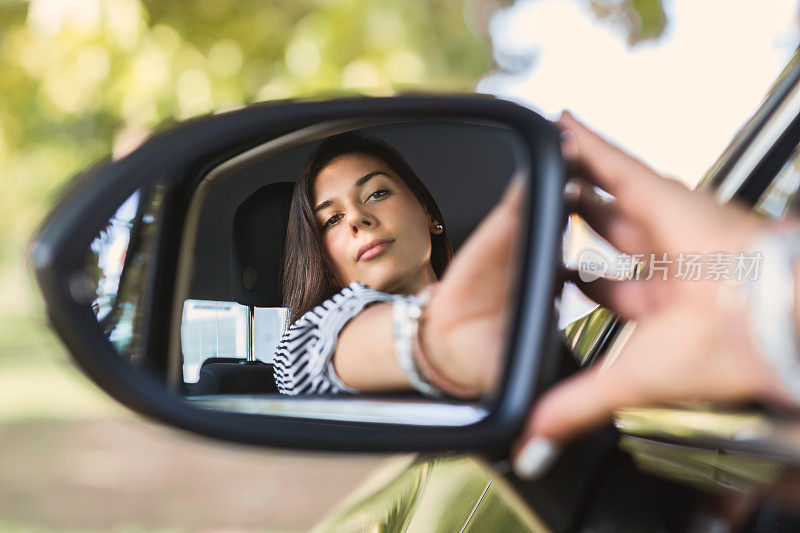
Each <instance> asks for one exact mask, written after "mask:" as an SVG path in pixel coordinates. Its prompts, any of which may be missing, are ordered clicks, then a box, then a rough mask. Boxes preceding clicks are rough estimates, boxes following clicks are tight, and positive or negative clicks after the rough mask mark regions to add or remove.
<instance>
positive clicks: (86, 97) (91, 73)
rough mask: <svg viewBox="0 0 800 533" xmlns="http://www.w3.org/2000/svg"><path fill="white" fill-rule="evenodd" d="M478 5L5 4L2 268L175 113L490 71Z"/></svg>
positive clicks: (108, 0)
mask: <svg viewBox="0 0 800 533" xmlns="http://www.w3.org/2000/svg"><path fill="white" fill-rule="evenodd" d="M481 3H482V2H468V3H467V4H465V3H464V1H463V0H425V1H415V2H395V1H393V0H333V1H326V2H322V1H316V0H277V1H272V2H263V1H256V0H241V1H236V2H231V1H228V0H187V1H181V2H160V1H140V0H66V1H56V0H32V1H30V2H19V1H11V2H8V1H6V2H0V94H2V95H3V97H2V99H0V213H2V217H0V266H1V265H2V264H3V263H4V262H7V261H8V260H9V259H11V258H12V257H15V256H18V255H19V253H20V252H21V250H22V247H23V246H24V244H25V242H26V241H27V239H28V238H29V237H30V234H31V232H32V231H33V228H34V226H35V225H36V224H37V223H38V221H39V220H41V218H42V217H43V215H44V214H45V212H46V210H47V209H48V208H49V207H50V206H51V205H52V203H53V202H54V200H55V197H56V196H57V194H58V193H57V191H58V190H59V185H60V184H61V183H63V182H64V181H65V180H66V179H67V178H69V177H70V176H71V175H73V174H74V173H75V172H77V171H79V170H81V169H82V168H84V167H86V166H88V165H90V164H91V163H92V162H94V161H97V160H99V159H102V158H104V157H106V156H108V155H109V154H112V153H114V152H117V153H118V152H123V151H125V150H126V149H128V148H129V147H130V146H132V145H135V143H136V142H138V141H139V140H141V139H142V138H143V137H145V136H146V135H147V134H149V133H150V132H152V131H153V130H154V129H157V128H159V127H160V126H161V125H163V124H165V123H169V122H171V121H173V120H183V119H186V118H189V117H192V116H196V115H201V114H205V113H209V112H215V111H220V110H225V109H231V108H235V107H239V106H242V105H246V104H248V103H251V102H257V101H262V100H272V99H281V98H289V97H303V96H318V95H321V94H326V95H327V94H336V93H342V92H348V93H352V92H354V91H355V92H364V93H367V94H391V93H392V92H394V91H396V90H398V89H413V88H417V89H428V90H443V91H466V90H470V89H471V88H472V86H473V84H474V83H475V81H476V80H477V78H478V77H479V76H480V75H481V74H483V73H485V72H487V71H488V70H489V69H490V67H491V62H490V54H489V43H488V40H487V39H485V37H483V36H482V35H481V33H480V21H476V20H475V19H476V16H473V14H474V13H480V10H476V9H473V7H474V6H473V4H481ZM470 6H472V7H470Z"/></svg>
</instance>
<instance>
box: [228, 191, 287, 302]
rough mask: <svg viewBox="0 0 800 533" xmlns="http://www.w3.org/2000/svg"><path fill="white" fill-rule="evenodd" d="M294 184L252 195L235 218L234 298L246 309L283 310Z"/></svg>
mask: <svg viewBox="0 0 800 533" xmlns="http://www.w3.org/2000/svg"><path fill="white" fill-rule="evenodd" d="M293 190H294V182H279V183H271V184H269V185H266V186H264V187H261V188H260V189H258V190H256V192H254V193H253V194H251V195H250V196H249V197H248V198H247V199H246V200H245V201H244V202H242V204H241V205H240V206H239V208H238V209H237V210H236V214H235V215H234V218H233V235H232V239H231V297H232V298H233V300H234V301H235V302H238V303H240V304H242V305H252V306H256V307H280V306H281V270H282V268H283V249H284V245H285V244H286V226H287V223H288V221H289V206H290V205H291V203H292V192H293Z"/></svg>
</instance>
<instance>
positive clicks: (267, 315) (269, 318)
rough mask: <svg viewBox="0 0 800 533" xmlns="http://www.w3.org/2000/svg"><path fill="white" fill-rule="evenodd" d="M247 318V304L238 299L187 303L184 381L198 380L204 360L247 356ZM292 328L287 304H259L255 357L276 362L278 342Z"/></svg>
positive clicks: (183, 328) (183, 329)
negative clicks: (261, 305)
mask: <svg viewBox="0 0 800 533" xmlns="http://www.w3.org/2000/svg"><path fill="white" fill-rule="evenodd" d="M247 319H248V312H247V306H245V305H240V304H237V303H235V302H222V301H214V300H187V301H186V302H184V304H183V319H182V320H181V352H182V353H183V381H184V383H197V381H198V379H199V378H200V369H201V368H202V366H203V362H205V361H207V360H209V359H218V358H234V359H241V360H243V361H244V360H245V359H246V356H245V354H246V353H247ZM288 327H289V310H288V309H286V308H285V307H256V308H255V312H254V321H253V335H254V345H253V355H254V356H255V358H256V359H257V360H259V361H261V362H263V363H272V356H273V354H274V352H275V348H276V347H277V346H278V341H280V338H281V336H282V335H283V333H284V331H286V329H287V328H288Z"/></svg>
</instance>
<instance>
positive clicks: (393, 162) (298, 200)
mask: <svg viewBox="0 0 800 533" xmlns="http://www.w3.org/2000/svg"><path fill="white" fill-rule="evenodd" d="M353 153H357V154H366V155H371V156H374V157H377V158H379V159H380V160H381V161H383V162H384V163H386V164H387V165H388V166H389V168H391V169H392V170H393V171H394V172H395V173H396V174H397V175H398V176H399V177H400V179H402V180H403V183H405V184H406V186H407V187H408V188H409V189H410V190H411V192H412V193H414V196H416V197H417V200H419V202H420V204H422V206H423V207H425V208H426V209H427V211H428V214H430V215H431V217H432V218H434V219H435V220H438V221H439V223H440V224H442V226H444V231H442V233H440V234H438V235H435V234H432V235H431V266H432V267H433V271H434V272H435V273H436V277H437V278H441V277H442V274H443V273H444V270H445V268H447V265H448V264H450V260H451V259H452V258H453V248H452V247H451V246H450V239H449V238H448V237H447V227H446V226H445V224H444V219H443V218H442V212H441V211H440V210H439V206H438V205H436V201H435V200H434V199H433V196H432V195H431V193H430V192H429V191H428V189H427V188H426V187H425V185H424V184H423V183H422V180H420V179H419V177H418V176H417V174H416V173H415V172H414V170H413V169H412V168H411V165H409V164H408V162H406V160H405V159H404V158H403V156H402V155H400V153H399V152H398V151H397V150H395V149H394V148H392V147H391V146H389V145H388V144H386V143H385V142H383V141H381V140H379V139H376V138H373V137H368V136H366V135H364V134H362V133H359V132H347V133H342V134H339V135H335V136H333V137H329V138H328V139H326V140H325V141H324V142H323V143H322V144H320V145H319V147H317V149H316V150H314V153H312V154H311V156H310V157H309V158H308V161H306V166H305V168H304V169H303V172H302V173H301V174H300V177H299V178H298V180H297V183H295V186H294V194H293V196H292V205H291V207H290V209H289V223H288V226H287V228H286V250H285V253H284V256H283V286H282V291H283V304H284V306H286V307H288V308H289V314H290V320H291V322H294V321H296V320H297V319H298V318H300V317H301V316H303V314H305V313H306V312H307V311H309V310H311V309H313V308H314V307H315V306H317V305H319V304H321V303H322V302H323V301H325V300H326V299H328V298H330V297H331V296H333V295H334V294H336V293H337V292H339V291H340V290H341V289H342V287H341V286H339V283H338V281H337V279H336V275H335V273H334V272H333V270H332V269H331V268H330V265H328V262H327V261H326V260H325V256H324V254H323V251H322V245H321V230H320V228H319V226H318V224H317V222H316V219H315V218H314V206H313V205H312V201H313V197H314V195H313V186H314V180H316V178H317V175H318V174H319V173H320V172H321V171H322V169H323V168H325V167H326V166H327V165H328V164H329V163H330V162H331V161H333V160H334V159H335V158H336V157H338V156H340V155H344V154H353Z"/></svg>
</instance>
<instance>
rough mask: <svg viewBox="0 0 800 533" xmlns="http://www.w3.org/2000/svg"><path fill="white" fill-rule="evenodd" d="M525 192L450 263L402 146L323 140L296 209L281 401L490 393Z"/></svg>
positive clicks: (279, 373)
mask: <svg viewBox="0 0 800 533" xmlns="http://www.w3.org/2000/svg"><path fill="white" fill-rule="evenodd" d="M521 189H522V187H521V185H520V184H515V186H513V187H510V188H509V191H508V193H507V194H506V197H505V198H504V201H502V202H501V203H500V204H499V205H498V207H496V208H495V209H494V211H492V213H491V214H490V215H489V216H488V217H487V218H486V219H485V220H484V221H483V223H482V224H481V226H480V227H479V229H478V230H477V231H476V232H475V233H474V234H473V235H472V236H471V238H470V239H469V240H468V241H467V243H465V244H464V247H463V250H462V251H461V252H460V253H459V255H458V257H457V258H456V259H455V260H454V261H452V260H453V251H452V248H451V246H450V243H449V240H448V237H447V227H446V224H445V221H444V220H443V217H442V214H441V211H440V210H439V208H438V206H437V205H436V202H435V200H434V199H433V197H432V196H431V194H430V192H428V190H427V189H426V188H425V186H424V185H423V183H422V181H421V180H420V179H419V177H417V175H416V174H415V173H414V171H413V170H412V168H411V167H410V165H409V164H408V163H407V162H406V161H405V159H403V157H402V156H401V155H400V154H399V153H398V152H397V151H396V150H395V149H394V148H392V147H390V146H388V145H387V144H385V143H384V142H382V141H379V140H377V139H374V138H370V137H367V136H364V135H362V134H359V133H345V134H342V135H337V136H335V137H331V138H329V139H327V140H326V141H325V142H323V143H322V144H321V145H320V146H319V148H317V150H316V151H315V152H314V153H313V154H312V155H311V156H310V158H309V160H308V161H307V164H306V166H305V169H304V170H303V172H302V174H301V176H300V178H299V179H298V181H297V184H296V186H295V192H294V197H293V199H292V206H291V211H290V216H289V225H288V232H287V245H286V253H285V260H284V279H283V298H284V304H285V305H286V306H287V307H288V308H289V310H290V314H291V321H292V326H291V327H290V328H289V330H288V331H287V333H286V334H285V335H284V337H283V339H282V341H281V343H280V344H279V345H278V348H277V352H276V354H275V359H274V362H275V369H276V381H277V384H278V388H279V390H280V391H281V392H283V393H285V394H304V393H336V392H377V391H398V390H414V389H416V390H417V391H419V392H421V393H423V394H426V395H429V396H439V395H449V396H454V397H458V398H477V397H480V396H482V395H483V394H485V393H486V392H488V391H490V390H491V389H492V388H493V387H494V383H495V380H496V377H497V374H498V371H499V366H500V364H499V359H500V350H501V348H502V341H503V339H504V329H505V327H504V324H505V319H506V316H507V310H506V307H507V303H508V289H509V285H510V281H511V278H510V276H511V272H510V270H511V267H512V264H513V261H511V260H510V259H511V253H512V248H513V246H512V244H513V240H514V239H513V235H515V234H516V225H517V223H518V218H519V216H518V215H519V213H518V211H519V208H520V205H519V204H520V199H521V194H520V192H521ZM451 261H452V263H453V264H452V265H450V263H451ZM448 265H450V267H449V268H448ZM445 269H447V271H448V274H447V275H446V276H444V273H445ZM438 280H442V281H441V282H439V281H438ZM428 300H429V303H427V304H426V302H427V301H428ZM419 311H421V316H420V313H419ZM409 327H410V328H411V329H406V328H409ZM415 328H418V329H417V332H416V333H415V332H414V329H415Z"/></svg>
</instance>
